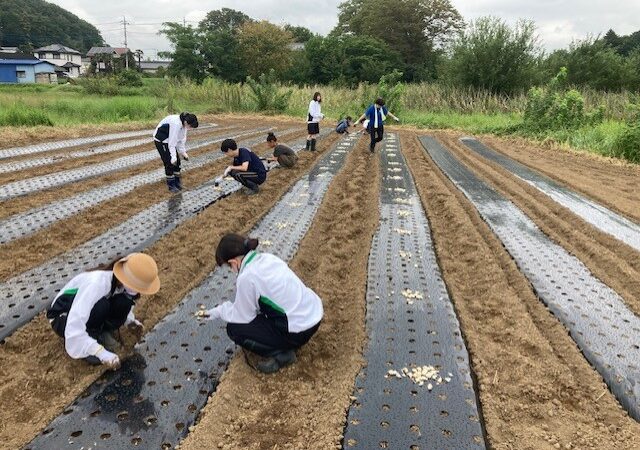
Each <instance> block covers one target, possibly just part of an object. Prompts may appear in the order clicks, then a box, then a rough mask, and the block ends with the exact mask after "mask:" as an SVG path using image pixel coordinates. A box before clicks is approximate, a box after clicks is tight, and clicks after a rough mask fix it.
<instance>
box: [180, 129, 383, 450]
mask: <svg viewBox="0 0 640 450" xmlns="http://www.w3.org/2000/svg"><path fill="white" fill-rule="evenodd" d="M365 141H366V140H364V139H363V140H362V141H361V142H360V144H359V145H358V146H357V147H356V148H355V150H353V151H352V153H351V154H350V155H349V156H348V158H347V161H346V163H345V166H344V168H343V169H342V171H341V172H340V173H339V174H338V175H337V176H336V177H335V179H334V180H333V182H332V183H331V185H330V187H329V190H328V192H327V194H326V197H325V199H324V201H323V203H322V206H321V208H320V209H319V211H318V213H317V214H316V217H315V219H314V221H313V224H312V226H311V228H310V230H309V232H308V233H307V235H306V236H305V238H304V239H303V240H302V243H301V245H300V248H299V250H298V253H297V254H296V256H295V257H294V258H293V260H292V261H291V264H290V266H291V268H292V269H293V270H294V271H295V272H296V273H297V274H298V275H299V276H300V277H301V278H302V280H303V281H304V282H305V283H306V284H307V285H308V286H309V287H311V288H312V289H314V290H315V291H316V292H317V293H318V295H320V297H321V298H322V299H323V304H324V308H325V316H324V319H323V322H322V325H321V327H320V330H319V332H318V333H317V334H316V336H314V337H313V339H311V341H310V343H309V344H308V345H306V346H305V347H303V348H302V349H301V350H300V351H299V352H298V362H297V363H296V364H294V365H293V366H291V367H289V368H286V369H284V370H282V371H280V372H279V373H277V374H275V375H269V376H267V375H262V374H258V373H257V372H255V371H253V370H252V369H250V368H249V367H248V366H247V365H246V363H245V362H244V360H243V358H242V357H241V355H238V356H236V357H235V358H234V359H233V361H232V363H231V365H230V367H229V369H228V370H227V372H226V373H225V374H224V375H223V378H222V381H221V383H220V384H219V386H218V389H217V392H216V393H215V394H214V395H213V396H211V397H210V398H209V402H208V404H207V406H206V407H205V408H204V410H203V412H202V415H201V417H200V421H199V423H198V425H197V426H196V427H195V429H194V430H193V431H192V432H191V433H190V434H189V435H188V436H187V438H186V439H185V440H184V442H183V443H182V444H181V446H180V448H181V449H183V450H193V449H210V448H223V449H240V448H241V449H247V450H249V449H265V450H266V449H276V448H277V449H302V448H304V449H323V450H326V449H331V448H337V449H339V448H341V445H340V441H341V439H342V433H343V430H344V424H345V420H346V411H347V409H348V408H349V405H350V403H351V401H350V399H349V397H350V396H351V395H352V392H353V389H354V381H355V377H356V376H357V374H358V372H359V371H360V369H361V366H362V364H363V358H362V349H363V345H364V342H365V330H364V315H365V295H366V283H367V260H368V256H369V249H370V247H371V241H372V239H373V235H374V233H375V230H376V228H377V226H378V220H379V214H378V198H379V181H380V180H379V178H380V175H379V170H380V169H379V161H378V158H377V156H374V155H371V154H369V152H368V150H367V149H366V147H367V143H366V142H365Z"/></svg>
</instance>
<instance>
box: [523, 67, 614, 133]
mask: <svg viewBox="0 0 640 450" xmlns="http://www.w3.org/2000/svg"><path fill="white" fill-rule="evenodd" d="M603 118H604V108H602V107H600V108H598V109H596V110H595V111H594V112H592V113H590V114H586V113H585V111H584V99H583V97H582V95H581V94H580V92H578V91H576V90H575V89H568V86H567V69H566V68H565V67H563V68H562V69H560V72H559V73H558V75H556V76H555V77H554V78H553V79H552V80H551V81H550V82H549V83H548V84H547V86H545V87H543V88H532V89H531V90H530V91H529V94H528V95H527V106H526V108H525V111H524V122H523V127H524V129H525V131H527V132H534V133H535V132H542V131H550V130H562V129H564V130H575V129H577V128H580V127H582V126H585V125H593V124H596V123H600V122H602V120H603Z"/></svg>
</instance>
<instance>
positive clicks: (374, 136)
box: [369, 125, 384, 149]
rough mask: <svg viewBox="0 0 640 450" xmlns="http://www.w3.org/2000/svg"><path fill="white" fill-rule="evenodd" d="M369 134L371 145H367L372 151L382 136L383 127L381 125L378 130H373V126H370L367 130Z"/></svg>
mask: <svg viewBox="0 0 640 450" xmlns="http://www.w3.org/2000/svg"><path fill="white" fill-rule="evenodd" d="M369 134H370V135H371V144H369V148H371V149H374V148H375V147H376V144H377V143H378V142H380V141H381V140H382V138H383V136H384V127H383V126H382V125H380V127H378V128H373V126H371V127H370V128H369Z"/></svg>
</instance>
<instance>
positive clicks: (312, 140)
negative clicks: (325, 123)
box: [306, 92, 324, 152]
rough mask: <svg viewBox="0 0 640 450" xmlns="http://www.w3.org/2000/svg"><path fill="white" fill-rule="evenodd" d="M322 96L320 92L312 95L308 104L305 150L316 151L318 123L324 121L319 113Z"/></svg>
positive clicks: (318, 132) (322, 115) (318, 131)
mask: <svg viewBox="0 0 640 450" xmlns="http://www.w3.org/2000/svg"><path fill="white" fill-rule="evenodd" d="M321 103H322V95H320V92H316V93H315V94H313V99H312V100H311V101H310V102H309V112H308V113H307V132H308V133H309V135H308V136H307V147H306V149H307V150H311V151H312V152H315V151H316V137H317V136H318V135H319V134H320V121H321V120H322V119H324V114H322V112H321V111H320V109H321V108H320V104H321Z"/></svg>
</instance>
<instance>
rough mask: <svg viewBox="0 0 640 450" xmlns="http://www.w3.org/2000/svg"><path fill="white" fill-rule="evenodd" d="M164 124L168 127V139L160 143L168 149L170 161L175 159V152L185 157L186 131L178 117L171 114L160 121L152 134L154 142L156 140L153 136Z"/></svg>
mask: <svg viewBox="0 0 640 450" xmlns="http://www.w3.org/2000/svg"><path fill="white" fill-rule="evenodd" d="M165 124H168V125H169V137H168V138H166V139H165V140H164V141H162V143H163V144H167V146H168V147H169V153H170V154H171V159H172V160H174V159H175V158H176V152H178V153H180V154H181V155H185V154H186V153H187V148H186V143H187V129H186V128H185V127H184V126H183V125H182V121H181V120H180V115H179V114H172V115H170V116H167V117H165V118H164V119H162V120H161V121H160V123H159V124H158V126H157V127H156V129H155V131H154V132H153V138H154V140H157V139H155V136H156V133H157V132H158V129H159V128H160V127H161V126H162V125H165Z"/></svg>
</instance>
